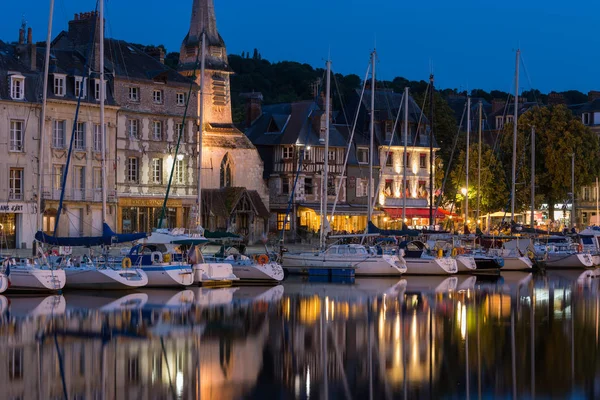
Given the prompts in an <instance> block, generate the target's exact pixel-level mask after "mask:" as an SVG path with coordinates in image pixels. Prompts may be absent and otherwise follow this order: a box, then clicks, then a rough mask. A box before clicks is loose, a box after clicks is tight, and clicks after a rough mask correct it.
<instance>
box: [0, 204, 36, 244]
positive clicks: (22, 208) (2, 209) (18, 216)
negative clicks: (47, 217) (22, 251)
mask: <svg viewBox="0 0 600 400" xmlns="http://www.w3.org/2000/svg"><path fill="white" fill-rule="evenodd" d="M36 218H37V217H36V213H35V208H34V205H32V204H27V203H5V204H1V205H0V249H17V248H26V247H27V245H28V244H31V242H32V241H33V235H34V234H35V224H36ZM23 244H24V246H22V245H23Z"/></svg>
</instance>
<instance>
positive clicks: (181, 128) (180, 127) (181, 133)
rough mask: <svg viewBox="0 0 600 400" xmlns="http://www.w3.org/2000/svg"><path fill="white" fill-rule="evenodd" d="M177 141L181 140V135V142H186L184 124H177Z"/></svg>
mask: <svg viewBox="0 0 600 400" xmlns="http://www.w3.org/2000/svg"><path fill="white" fill-rule="evenodd" d="M175 135H176V136H175V140H178V139H179V135H182V136H181V141H182V142H183V141H185V134H184V132H183V124H182V123H177V124H175Z"/></svg>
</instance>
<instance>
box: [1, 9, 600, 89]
mask: <svg viewBox="0 0 600 400" xmlns="http://www.w3.org/2000/svg"><path fill="white" fill-rule="evenodd" d="M492 3H493V4H492ZM191 4H192V0H170V1H159V0H107V1H106V18H107V25H106V26H107V36H109V37H113V38H118V39H124V40H127V41H130V42H135V43H143V44H164V45H165V46H166V47H167V50H168V51H179V46H180V45H181V41H182V39H183V37H184V36H185V34H186V32H187V29H188V26H189V18H190V13H191ZM95 5H96V3H95V1H94V0H56V6H55V15H54V27H53V36H56V34H57V33H58V32H60V31H61V30H66V29H67V23H68V21H69V20H70V19H72V18H73V14H74V13H76V12H83V11H91V10H93V9H94V8H95ZM48 7H49V0H29V1H5V2H3V4H2V23H1V24H0V40H3V41H15V40H17V39H18V29H19V26H20V23H21V19H22V16H23V15H24V16H25V19H26V20H27V21H28V24H29V26H31V27H32V28H33V36H34V40H35V41H43V40H45V32H46V29H47V18H48ZM215 8H216V13H217V24H218V27H219V31H220V32H221V35H222V36H223V38H224V39H225V42H226V44H227V48H228V52H229V53H230V54H231V53H234V54H240V53H241V52H242V51H252V50H253V49H254V48H258V50H259V51H260V53H261V54H262V56H263V58H266V59H268V60H270V61H279V60H293V61H299V62H305V63H309V64H311V65H313V66H318V67H321V66H323V65H324V60H325V59H326V58H327V56H328V53H330V54H331V60H332V63H333V69H334V70H335V71H336V72H340V73H343V74H348V73H355V74H357V75H359V76H361V77H362V76H364V73H365V69H366V67H367V64H368V62H369V53H370V51H371V50H372V49H373V47H374V46H376V47H377V51H378V54H379V60H378V65H377V68H378V79H392V78H393V77H395V76H404V77H406V78H408V79H414V80H419V79H427V77H428V76H429V72H430V69H431V66H433V72H434V73H435V75H436V86H437V87H441V88H448V87H449V88H458V89H463V90H464V89H474V88H483V89H485V90H491V89H499V90H504V91H509V90H510V91H512V82H513V77H514V63H515V61H514V59H515V50H516V49H517V48H518V47H520V48H521V50H522V54H523V61H524V69H525V70H526V72H524V73H523V74H522V75H521V84H520V88H521V90H528V89H531V88H532V87H533V88H537V89H540V90H541V91H542V92H548V91H550V90H557V91H561V90H567V89H577V90H581V91H583V92H587V91H588V90H592V89H600V73H599V72H598V71H600V70H599V69H598V67H597V65H596V64H598V61H599V57H600V56H599V55H598V49H599V48H600V46H599V44H600V35H598V34H597V32H596V25H597V22H598V15H599V14H600V2H598V1H597V0H595V1H594V0H580V1H577V2H573V3H569V2H564V1H557V0H521V1H516V0H512V1H510V0H509V1H500V2H491V1H485V0H454V1H450V0H429V1H413V2H408V1H400V0H368V1H364V0H363V1H359V0H304V1H289V0H215ZM522 68H523V66H522Z"/></svg>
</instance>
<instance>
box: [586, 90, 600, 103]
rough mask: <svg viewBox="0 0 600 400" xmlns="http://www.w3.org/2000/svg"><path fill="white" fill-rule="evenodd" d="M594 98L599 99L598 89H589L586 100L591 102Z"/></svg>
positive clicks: (599, 92)
mask: <svg viewBox="0 0 600 400" xmlns="http://www.w3.org/2000/svg"><path fill="white" fill-rule="evenodd" d="M596 99H600V91H598V90H590V91H589V92H588V101H589V102H592V101H594V100H596Z"/></svg>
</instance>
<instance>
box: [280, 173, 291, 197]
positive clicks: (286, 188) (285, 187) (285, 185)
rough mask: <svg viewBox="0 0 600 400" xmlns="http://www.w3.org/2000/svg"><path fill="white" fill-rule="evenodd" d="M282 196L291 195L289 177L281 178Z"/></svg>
mask: <svg viewBox="0 0 600 400" xmlns="http://www.w3.org/2000/svg"><path fill="white" fill-rule="evenodd" d="M281 194H290V180H289V179H288V178H287V177H283V178H281Z"/></svg>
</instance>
